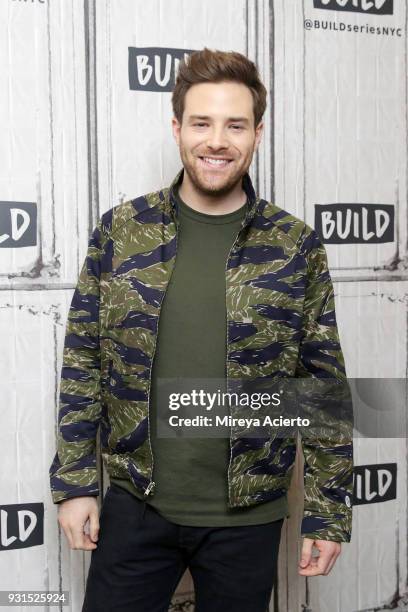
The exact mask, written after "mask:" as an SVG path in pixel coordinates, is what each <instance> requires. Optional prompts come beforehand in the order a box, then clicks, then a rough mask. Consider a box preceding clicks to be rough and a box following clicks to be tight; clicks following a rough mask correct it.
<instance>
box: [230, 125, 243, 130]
mask: <svg viewBox="0 0 408 612" xmlns="http://www.w3.org/2000/svg"><path fill="white" fill-rule="evenodd" d="M231 127H233V128H236V129H237V130H242V125H231Z"/></svg>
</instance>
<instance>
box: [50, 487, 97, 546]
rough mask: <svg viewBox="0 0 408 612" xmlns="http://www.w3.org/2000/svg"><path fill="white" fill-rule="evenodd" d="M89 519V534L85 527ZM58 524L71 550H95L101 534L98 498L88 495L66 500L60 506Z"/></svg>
mask: <svg viewBox="0 0 408 612" xmlns="http://www.w3.org/2000/svg"><path fill="white" fill-rule="evenodd" d="M88 519H89V534H88V533H85V532H84V526H85V523H86V522H87V520H88ZM58 522H59V524H60V525H61V527H62V529H63V530H64V533H65V535H66V538H67V540H68V543H69V546H70V548H73V549H79V550H94V548H97V545H96V544H95V542H96V541H97V539H98V532H99V512H98V502H97V501H96V497H94V496H91V495H87V496H81V497H73V498H71V499H65V500H64V501H62V502H60V503H59V504H58Z"/></svg>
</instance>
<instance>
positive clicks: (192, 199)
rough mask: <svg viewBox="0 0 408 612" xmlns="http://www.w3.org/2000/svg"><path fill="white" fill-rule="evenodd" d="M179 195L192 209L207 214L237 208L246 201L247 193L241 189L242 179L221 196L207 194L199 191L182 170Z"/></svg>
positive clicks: (232, 210) (217, 213)
mask: <svg viewBox="0 0 408 612" xmlns="http://www.w3.org/2000/svg"><path fill="white" fill-rule="evenodd" d="M178 192H179V195H180V198H181V199H182V200H183V202H186V204H188V206H190V207H191V208H192V209H193V210H196V211H198V212H202V213H206V214H208V215H223V214H227V213H230V212H234V211H235V210H238V209H239V208H241V206H243V205H244V204H245V202H246V201H247V195H246V193H245V191H244V190H243V189H242V181H239V182H238V183H237V185H235V187H234V188H233V189H232V190H231V191H230V192H229V193H226V194H223V195H222V196H207V195H205V194H203V193H201V192H199V191H198V190H197V189H196V188H195V186H194V185H193V183H192V182H191V181H190V179H189V176H188V174H187V173H186V172H185V171H184V173H183V180H182V182H181V184H180V185H179V190H178Z"/></svg>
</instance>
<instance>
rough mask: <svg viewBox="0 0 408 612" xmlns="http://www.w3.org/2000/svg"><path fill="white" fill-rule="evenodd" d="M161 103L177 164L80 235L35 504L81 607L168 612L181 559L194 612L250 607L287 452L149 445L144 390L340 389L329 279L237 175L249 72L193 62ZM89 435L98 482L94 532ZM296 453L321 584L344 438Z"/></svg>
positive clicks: (255, 90) (256, 94)
mask: <svg viewBox="0 0 408 612" xmlns="http://www.w3.org/2000/svg"><path fill="white" fill-rule="evenodd" d="M172 103H173V110H174V118H173V134H174V137H175V139H176V142H177V144H178V147H179V150H180V156H181V160H182V163H183V168H182V170H181V171H180V172H179V173H178V175H177V176H176V178H175V179H174V180H173V182H172V184H171V186H170V187H169V188H166V189H162V190H159V191H157V192H153V193H150V194H147V195H145V196H141V197H138V198H136V199H134V200H130V201H127V202H124V203H122V204H119V205H117V206H115V207H114V208H113V209H112V210H110V211H108V212H106V213H105V214H103V215H102V217H101V219H100V220H99V222H98V225H97V227H96V228H95V230H94V232H93V235H92V237H91V239H90V242H89V246H88V253H87V257H86V260H85V262H84V265H83V268H82V271H81V274H80V278H79V281H78V285H77V288H76V290H75V293H74V296H73V300H72V304H71V308H70V312H69V317H68V322H67V330H66V339H65V347H64V357H63V367H62V375H61V395H60V402H61V407H60V413H59V440H58V451H57V453H56V455H55V458H54V461H53V463H52V465H51V467H50V477H51V490H52V496H53V500H54V502H55V503H60V507H59V515H58V519H59V523H60V525H61V527H62V528H63V530H64V532H65V534H66V536H67V538H68V541H69V545H70V547H71V548H73V549H82V550H91V551H92V558H91V565H90V570H89V575H88V581H87V589H86V596H85V602H84V608H83V610H85V611H92V612H98V611H99V610H103V611H104V612H107V611H108V610H112V611H113V610H115V611H116V610H118V611H130V610H143V611H146V612H156V611H164V610H167V609H168V606H169V603H170V600H171V597H172V594H173V592H174V590H175V588H176V586H177V584H178V581H179V580H180V577H181V576H182V574H183V573H184V571H185V569H186V567H189V569H190V572H191V574H192V577H193V581H194V586H195V595H196V610H197V611H198V612H207V611H210V610H211V612H217V611H218V610H223V611H229V610H231V611H232V610H234V612H240V611H241V610H242V611H245V612H251V611H254V612H255V611H256V612H261V611H264V610H265V609H267V607H268V603H269V600H270V597H271V590H272V587H273V584H274V577H275V575H276V564H277V555H278V548H279V539H280V532H281V527H282V522H283V520H284V518H285V516H288V511H287V499H286V491H287V489H288V487H289V484H290V476H291V471H292V468H293V464H294V459H295V451H296V445H295V443H294V441H293V440H291V439H290V438H289V439H285V438H279V439H278V438H270V439H267V438H265V437H259V438H253V437H252V438H249V437H243V436H241V437H240V436H239V434H235V435H232V434H233V431H232V430H231V436H230V438H214V439H212V438H210V437H207V438H200V439H194V438H188V437H186V438H183V439H173V438H163V437H160V436H158V435H156V427H157V425H156V421H157V417H158V404H159V401H158V382H159V380H162V379H165V378H183V379H190V378H191V379H194V378H202V379H204V378H205V379H217V378H219V379H220V378H224V377H226V379H228V378H230V379H240V378H242V379H245V378H247V377H248V378H252V379H256V380H259V381H262V380H264V381H265V380H267V379H269V380H273V379H274V378H276V377H301V378H307V377H312V378H327V377H334V378H335V379H338V380H340V381H342V380H344V379H345V368H344V361H343V356H342V351H341V347H340V342H339V337H338V332H337V326H336V319H335V309H334V294H333V287H332V283H331V279H330V275H329V271H328V268H327V258H326V253H325V249H324V247H323V245H322V244H321V242H320V240H319V238H318V236H317V234H316V233H315V231H314V230H313V229H312V228H311V227H309V226H308V225H306V224H305V223H304V222H303V221H301V220H300V219H297V218H296V217H295V216H293V215H291V214H289V213H287V212H286V211H284V210H282V209H281V208H279V207H278V206H276V205H275V204H273V203H271V202H266V201H265V200H262V199H260V198H259V197H257V196H256V194H255V192H254V189H253V186H252V183H251V180H250V178H249V175H248V169H249V167H250V164H251V160H252V157H253V154H254V152H255V150H256V149H257V147H258V145H259V142H260V140H261V136H262V130H263V123H262V117H263V114H264V111H265V107H266V90H265V87H264V86H263V84H262V83H261V81H260V79H259V75H258V72H257V69H256V66H255V65H254V64H253V63H252V62H251V61H249V60H248V59H247V58H245V57H244V56H243V55H241V54H239V53H227V52H221V51H211V50H209V49H206V48H205V49H204V50H203V51H199V52H195V53H193V54H191V56H190V57H189V58H188V60H187V62H182V63H181V64H180V68H179V72H178V76H177V81H176V85H175V88H174V91H173V97H172ZM98 426H100V433H101V447H102V457H103V460H104V462H105V466H106V469H107V471H108V473H109V476H110V483H111V484H110V487H109V489H108V492H107V494H106V496H105V498H104V500H103V505H102V511H101V516H100V523H99V519H98V506H97V501H96V497H97V496H98V495H99V486H98V478H97V471H96V454H95V448H96V446H95V440H96V435H97V429H98ZM302 449H303V455H304V459H305V507H304V518H303V521H302V528H301V532H302V535H303V545H302V554H301V560H300V563H299V573H300V574H301V575H303V576H313V575H317V574H324V575H327V574H328V573H329V572H330V570H331V569H332V567H333V565H334V563H335V561H336V558H337V557H338V555H339V554H340V548H341V542H348V541H349V540H350V535H351V501H350V500H351V495H352V467H353V466H352V440H351V439H349V440H346V442H344V440H342V441H339V442H338V443H337V444H336V443H335V442H333V440H331V441H330V442H329V441H327V442H325V440H324V439H319V440H313V439H310V438H305V439H303V438H302ZM88 520H89V534H88V533H84V527H85V523H86V522H87V521H88ZM313 545H314V546H315V547H316V548H317V549H318V551H319V553H320V554H319V556H318V558H316V557H312V548H313Z"/></svg>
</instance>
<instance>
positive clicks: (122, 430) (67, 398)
mask: <svg viewBox="0 0 408 612" xmlns="http://www.w3.org/2000/svg"><path fill="white" fill-rule="evenodd" d="M182 175H183V169H181V170H180V172H179V173H178V174H177V176H176V177H175V179H174V180H173V182H172V184H171V185H170V187H168V188H164V189H161V190H159V191H156V192H152V193H149V194H147V195H143V196H140V197H137V198H135V199H133V200H129V201H126V202H123V203H120V204H118V205H116V206H114V207H113V208H112V209H111V210H109V211H107V212H105V213H104V214H103V215H102V216H101V217H100V219H99V221H98V223H97V225H96V227H95V229H94V231H93V233H92V236H91V237H90V240H89V244H88V251H87V255H86V258H85V261H84V263H83V266H82V269H81V272H80V276H79V280H78V283H77V286H76V289H75V292H74V295H73V298H72V302H71V306H70V310H69V314H68V320H67V325H66V334H65V343H64V350H63V363H62V370H61V381H60V394H59V415H58V448H57V452H56V454H55V457H54V459H53V462H52V464H51V466H50V469H49V473H50V482H51V492H52V497H53V501H54V503H58V502H60V501H62V500H65V499H68V498H70V497H75V496H80V495H99V486H98V472H97V462H96V437H97V431H98V428H100V444H101V454H102V459H103V461H104V464H105V467H106V469H107V471H108V474H109V475H110V476H112V477H119V478H126V479H129V480H130V481H131V482H132V483H133V485H134V486H135V487H136V488H137V489H138V490H139V491H140V492H142V493H144V495H145V496H148V495H154V482H153V480H152V472H153V457H152V450H151V444H150V436H149V433H150V428H149V391H150V383H151V370H152V363H153V357H154V352H155V346H156V338H157V329H158V319H159V314H160V307H161V304H162V300H163V297H164V295H165V292H166V287H167V285H168V282H169V279H170V276H171V273H172V270H173V268H174V265H175V260H176V256H177V231H178V223H177V218H178V211H177V200H176V199H175V197H174V193H173V188H174V185H175V184H176V182H180V181H181V179H182ZM243 188H244V190H245V191H246V193H247V196H248V209H247V213H246V216H245V218H244V220H243V222H242V225H241V229H240V231H239V233H238V234H237V236H236V239H235V241H234V244H233V245H232V248H231V250H230V253H229V256H228V259H227V262H226V311H227V313H226V314H227V357H226V375H227V379H228V377H230V378H240V377H243V378H245V377H246V376H251V377H254V378H258V379H259V380H261V379H263V378H265V377H269V378H273V377H322V378H324V377H329V376H330V377H335V378H338V379H340V380H344V379H345V378H346V373H345V366H344V360H343V355H342V351H341V346H340V341H339V336H338V331H337V325H336V317H335V303H334V293H333V286H332V281H331V278H330V274H329V270H328V265H327V257H326V252H325V248H324V246H323V245H322V243H321V242H320V240H319V238H318V235H317V234H316V232H315V231H314V230H313V229H312V228H311V227H309V226H308V225H307V224H306V223H304V222H303V221H301V220H300V219H298V218H297V217H295V216H293V215H291V214H289V213H288V212H286V211H285V210H283V209H281V208H279V207H278V206H276V205H275V204H273V203H271V202H267V201H266V200H263V199H260V198H258V197H257V196H256V194H255V191H254V188H253V185H252V183H251V180H250V177H249V175H248V174H246V175H245V176H244V178H243ZM301 443H302V451H303V456H304V485H305V494H304V515H303V520H302V526H301V533H302V534H303V535H304V536H307V537H311V538H316V539H331V540H337V541H344V542H347V541H350V536H351V522H352V521H351V519H352V507H351V505H352V504H351V499H352V485H353V445H352V437H350V438H349V439H347V440H346V441H344V440H342V441H339V442H338V444H336V443H333V441H331V442H330V443H329V442H325V441H324V440H321V439H320V440H314V441H313V440H311V439H303V438H302V440H301ZM230 447H231V457H230V462H229V466H228V474H227V477H228V494H229V506H230V507H238V506H250V505H253V504H256V503H259V502H262V501H264V500H271V499H278V498H279V497H281V496H282V495H285V494H286V492H287V489H288V487H289V484H290V478H291V473H292V468H293V465H294V460H295V453H296V443H295V440H290V439H288V440H286V439H283V438H282V439H279V440H277V439H275V440H274V439H272V438H271V439H261V440H256V439H251V440H249V439H240V437H239V436H235V437H231V438H230Z"/></svg>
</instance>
